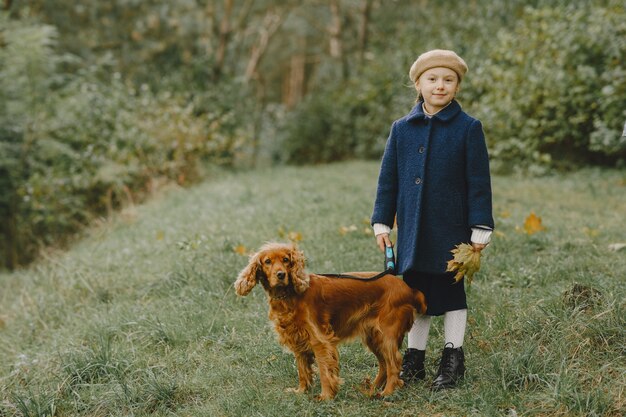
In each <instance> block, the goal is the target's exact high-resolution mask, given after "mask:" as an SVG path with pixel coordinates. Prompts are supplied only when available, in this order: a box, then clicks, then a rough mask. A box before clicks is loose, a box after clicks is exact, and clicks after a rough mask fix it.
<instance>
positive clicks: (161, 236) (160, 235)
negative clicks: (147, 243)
mask: <svg viewBox="0 0 626 417" xmlns="http://www.w3.org/2000/svg"><path fill="white" fill-rule="evenodd" d="M164 238H165V232H164V231H163V230H157V232H156V240H163V239H164Z"/></svg>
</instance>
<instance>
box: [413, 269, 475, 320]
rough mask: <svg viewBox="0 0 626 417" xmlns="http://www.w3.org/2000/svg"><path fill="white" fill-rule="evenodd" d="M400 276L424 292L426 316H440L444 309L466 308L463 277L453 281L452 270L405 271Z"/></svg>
mask: <svg viewBox="0 0 626 417" xmlns="http://www.w3.org/2000/svg"><path fill="white" fill-rule="evenodd" d="M402 278H403V279H404V282H406V283H407V285H408V286H409V287H411V288H413V289H418V290H420V291H421V292H422V293H424V296H425V297H426V304H427V305H428V308H427V310H426V315H427V316H441V315H442V314H444V313H445V312H446V311H454V310H463V309H466V308H467V300H466V297H465V278H463V279H462V280H460V281H459V282H454V272H447V273H444V274H431V273H427V272H417V271H407V272H405V273H404V275H403V277H402Z"/></svg>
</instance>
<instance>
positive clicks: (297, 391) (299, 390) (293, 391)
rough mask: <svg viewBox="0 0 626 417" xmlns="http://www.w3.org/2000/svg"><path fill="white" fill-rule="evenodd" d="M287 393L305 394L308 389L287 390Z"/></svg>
mask: <svg viewBox="0 0 626 417" xmlns="http://www.w3.org/2000/svg"><path fill="white" fill-rule="evenodd" d="M285 392H292V393H295V394H304V393H305V392H306V388H302V387H298V388H285Z"/></svg>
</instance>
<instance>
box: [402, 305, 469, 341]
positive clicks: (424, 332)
mask: <svg viewBox="0 0 626 417" xmlns="http://www.w3.org/2000/svg"><path fill="white" fill-rule="evenodd" d="M430 320H431V316H418V317H417V318H416V319H415V321H414V322H413V327H411V330H410V331H409V346H408V347H409V348H413V349H419V350H426V342H427V341H428V332H429V331H430ZM466 325H467V309H466V308H465V309H463V310H454V311H447V312H446V313H445V314H444V315H443V331H444V338H445V344H448V343H452V346H453V347H454V348H459V347H461V346H463V338H464V337H465V326H466ZM445 344H444V345H445Z"/></svg>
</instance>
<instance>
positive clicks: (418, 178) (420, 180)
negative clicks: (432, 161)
mask: <svg viewBox="0 0 626 417" xmlns="http://www.w3.org/2000/svg"><path fill="white" fill-rule="evenodd" d="M421 183H422V179H421V178H420V177H417V178H415V184H417V185H420V184H421Z"/></svg>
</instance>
